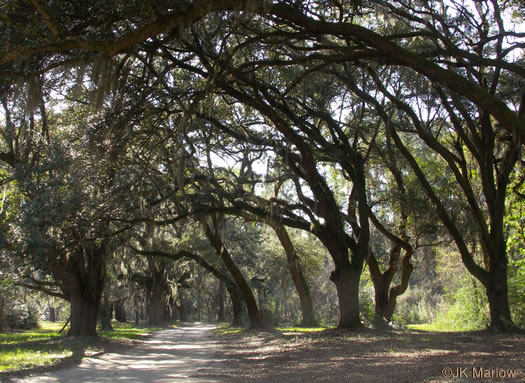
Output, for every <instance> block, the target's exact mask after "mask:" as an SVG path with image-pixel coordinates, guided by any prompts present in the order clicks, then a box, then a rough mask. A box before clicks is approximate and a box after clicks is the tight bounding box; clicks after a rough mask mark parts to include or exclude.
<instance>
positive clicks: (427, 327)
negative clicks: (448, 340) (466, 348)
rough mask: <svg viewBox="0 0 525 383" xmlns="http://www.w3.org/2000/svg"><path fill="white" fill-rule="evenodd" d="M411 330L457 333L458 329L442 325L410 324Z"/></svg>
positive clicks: (408, 326)
mask: <svg viewBox="0 0 525 383" xmlns="http://www.w3.org/2000/svg"><path fill="white" fill-rule="evenodd" d="M406 327H407V328H408V329H410V330H417V331H427V332H455V331H458V329H457V328H451V327H449V326H445V325H443V324H442V323H425V324H408V325H407V326H406Z"/></svg>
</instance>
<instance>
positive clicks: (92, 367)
mask: <svg viewBox="0 0 525 383" xmlns="http://www.w3.org/2000/svg"><path fill="white" fill-rule="evenodd" d="M214 328H215V327H214V326H209V325H199V324H198V325H195V324H193V325H191V326H187V327H186V326H183V327H178V328H175V329H169V330H163V331H160V332H158V333H155V334H154V335H153V336H152V337H151V338H149V339H147V340H145V341H144V342H143V343H141V344H140V345H139V346H137V347H134V348H130V349H126V350H124V351H122V352H119V353H109V354H104V355H101V356H100V357H89V358H85V359H84V361H83V362H82V363H81V364H80V365H78V366H77V367H73V368H67V369H63V370H59V371H56V372H53V373H48V374H46V375H44V376H39V377H38V378H33V379H24V380H14V382H20V383H21V382H32V383H36V382H39V383H40V382H43V383H52V382H53V383H54V382H94V383H95V382H97V383H99V382H101V383H104V382H124V381H125V382H141V383H142V382H146V383H147V382H155V383H162V382H173V381H180V382H192V381H195V382H214V381H220V380H216V379H215V378H214V375H213V372H214V369H213V367H214V366H215V364H216V363H218V361H217V360H215V348H216V342H214V341H211V340H210V339H209V336H210V334H211V333H210V331H211V330H212V329H214Z"/></svg>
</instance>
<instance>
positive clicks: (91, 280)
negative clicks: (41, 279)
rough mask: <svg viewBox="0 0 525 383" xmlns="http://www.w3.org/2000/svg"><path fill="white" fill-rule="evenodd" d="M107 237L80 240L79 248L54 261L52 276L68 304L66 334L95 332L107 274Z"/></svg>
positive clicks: (86, 334) (75, 334) (91, 333)
mask: <svg viewBox="0 0 525 383" xmlns="http://www.w3.org/2000/svg"><path fill="white" fill-rule="evenodd" d="M108 244H109V243H108V240H102V241H101V242H100V243H99V244H97V243H95V242H94V241H89V242H88V241H86V242H82V246H81V248H80V249H77V251H76V252H75V253H72V254H69V256H63V257H62V258H61V259H60V260H59V261H58V262H57V263H55V265H53V275H54V277H55V280H57V281H60V282H61V286H60V288H61V290H62V292H63V293H64V295H65V296H66V297H67V299H68V300H69V302H70V304H71V326H70V328H69V332H68V336H96V335H97V319H98V313H99V308H100V303H101V298H102V292H103V290H104V281H105V278H106V256H107V251H108Z"/></svg>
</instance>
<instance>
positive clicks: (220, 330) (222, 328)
mask: <svg viewBox="0 0 525 383" xmlns="http://www.w3.org/2000/svg"><path fill="white" fill-rule="evenodd" d="M244 330H245V328H243V327H232V326H230V324H229V323H227V322H222V323H220V324H219V325H218V326H217V328H215V329H213V330H212V331H213V332H214V333H216V334H219V335H231V334H238V333H240V332H243V331H244Z"/></svg>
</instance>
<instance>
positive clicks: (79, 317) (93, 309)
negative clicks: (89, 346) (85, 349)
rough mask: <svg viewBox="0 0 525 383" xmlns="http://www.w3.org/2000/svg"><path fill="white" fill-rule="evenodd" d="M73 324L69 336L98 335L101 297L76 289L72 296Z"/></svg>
mask: <svg viewBox="0 0 525 383" xmlns="http://www.w3.org/2000/svg"><path fill="white" fill-rule="evenodd" d="M70 302H71V326H70V328H69V331H68V333H67V335H68V336H96V335H97V320H98V311H99V307H100V298H99V299H97V298H96V297H95V296H86V295H84V294H83V291H76V292H74V293H73V294H72V295H71V296H70Z"/></svg>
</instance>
